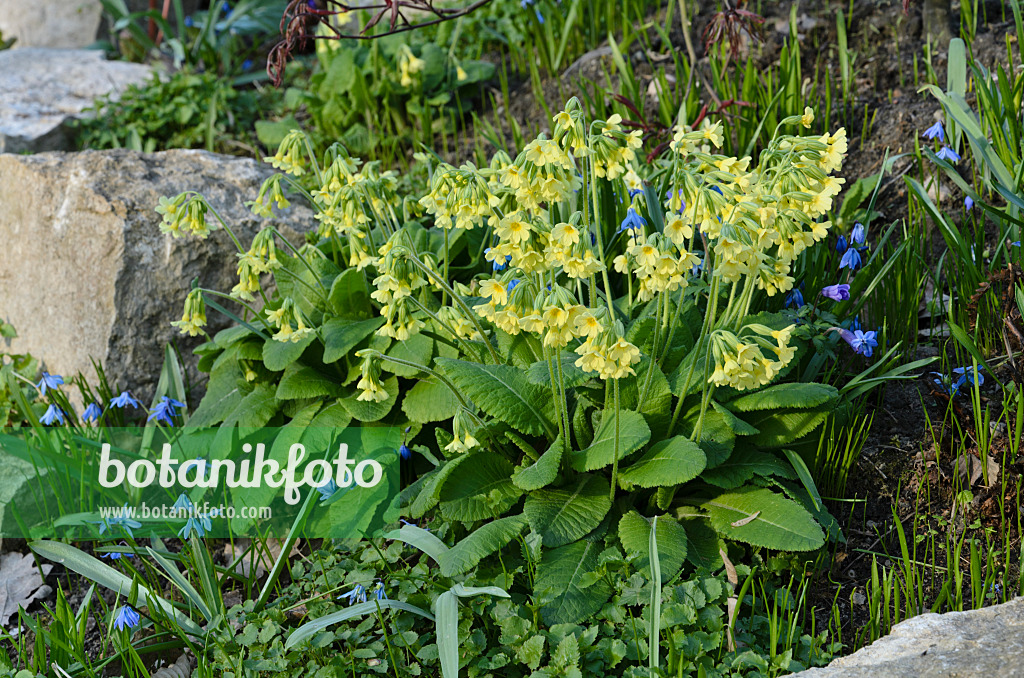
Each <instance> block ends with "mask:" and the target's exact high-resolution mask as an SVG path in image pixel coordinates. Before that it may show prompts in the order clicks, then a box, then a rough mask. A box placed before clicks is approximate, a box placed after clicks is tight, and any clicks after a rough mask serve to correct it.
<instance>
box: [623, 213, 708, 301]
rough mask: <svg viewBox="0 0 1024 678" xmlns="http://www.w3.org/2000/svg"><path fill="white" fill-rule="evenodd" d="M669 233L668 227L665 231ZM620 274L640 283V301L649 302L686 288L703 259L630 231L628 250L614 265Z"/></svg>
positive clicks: (657, 238)
mask: <svg viewBox="0 0 1024 678" xmlns="http://www.w3.org/2000/svg"><path fill="white" fill-rule="evenodd" d="M665 230H666V232H668V230H669V229H668V227H666V229H665ZM612 263H613V264H614V266H615V270H616V271H617V272H619V273H624V274H627V275H628V274H630V273H632V274H634V275H635V276H636V280H637V282H638V283H639V287H638V289H637V298H638V299H640V300H641V301H650V300H651V299H653V298H654V295H656V294H658V293H660V292H674V291H675V290H677V289H680V288H682V287H686V286H687V284H688V282H689V280H688V276H690V275H691V272H692V270H693V267H694V266H696V265H698V264H699V263H700V258H699V257H698V256H697V255H696V254H693V253H692V252H688V251H687V250H686V249H685V248H684V247H682V246H677V244H676V243H674V242H672V241H670V240H668V239H667V238H665V236H662V235H661V234H658V233H652V234H651V235H649V236H647V238H646V239H644V238H643V237H642V236H641V235H639V234H637V233H636V231H633V230H630V240H629V247H628V248H627V249H626V252H625V253H624V254H620V255H619V256H617V257H615V259H614V261H613V262H612Z"/></svg>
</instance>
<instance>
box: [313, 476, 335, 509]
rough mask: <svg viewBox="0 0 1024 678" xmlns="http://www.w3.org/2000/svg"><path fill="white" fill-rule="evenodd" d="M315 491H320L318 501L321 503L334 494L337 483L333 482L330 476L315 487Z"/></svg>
mask: <svg viewBox="0 0 1024 678" xmlns="http://www.w3.org/2000/svg"><path fill="white" fill-rule="evenodd" d="M316 491H317V492H319V493H320V502H321V503H323V502H325V501H327V500H328V499H330V498H331V497H333V496H334V493H335V492H337V491H338V483H336V482H334V478H331V479H330V480H328V481H327V482H326V483H324V484H323V485H321V486H320V487H318V488H316Z"/></svg>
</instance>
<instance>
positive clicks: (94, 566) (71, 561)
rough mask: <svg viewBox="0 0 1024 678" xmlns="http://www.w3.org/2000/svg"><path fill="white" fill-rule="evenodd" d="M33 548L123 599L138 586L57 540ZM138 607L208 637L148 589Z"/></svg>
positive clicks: (33, 544)
mask: <svg viewBox="0 0 1024 678" xmlns="http://www.w3.org/2000/svg"><path fill="white" fill-rule="evenodd" d="M29 548H31V549H32V550H33V551H35V552H36V553H38V554H39V555H40V556H42V557H43V558H46V559H47V560H52V561H53V562H55V563H58V564H60V565H63V566H64V567H66V568H67V569H69V570H71V571H72V572H77V573H78V574H80V575H82V576H83V577H85V578H86V579H88V580H90V581H94V582H96V583H97V584H99V585H100V586H103V587H105V588H107V589H110V590H111V591H114V592H115V593H119V594H120V595H121V596H123V597H125V598H127V597H128V594H129V593H131V591H132V586H133V585H134V584H133V582H132V579H131V578H129V577H127V576H125V575H124V574H122V573H121V572H119V571H117V570H115V569H114V568H112V567H110V566H109V565H107V564H105V563H102V562H100V561H99V560H97V559H96V558H93V557H92V556H90V555H88V554H86V553H83V552H82V551H80V550H78V549H76V548H75V547H74V546H71V545H69V544H62V543H60V542H56V541H47V540H41V541H34V542H30V543H29ZM138 596H139V599H138V605H139V606H140V607H141V606H144V605H148V606H152V607H159V608H160V609H161V610H162V611H163V614H165V615H167V616H168V617H170V618H172V619H174V620H175V621H176V622H177V623H178V625H179V626H181V628H182V630H183V631H186V632H188V633H191V634H194V635H196V636H200V637H202V636H204V635H205V634H204V633H203V631H202V629H200V628H199V626H197V625H196V623H195V622H193V621H192V620H191V619H189V618H188V617H187V616H186V615H184V614H182V613H181V612H179V611H178V610H176V609H175V608H174V606H173V605H171V603H169V602H168V601H166V600H164V599H163V598H161V597H160V596H158V595H156V594H154V593H153V592H152V591H150V590H149V589H148V588H146V587H145V586H142V585H138Z"/></svg>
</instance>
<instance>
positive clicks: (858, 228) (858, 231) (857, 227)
mask: <svg viewBox="0 0 1024 678" xmlns="http://www.w3.org/2000/svg"><path fill="white" fill-rule="evenodd" d="M867 237H868V229H867V228H865V227H864V224H862V223H860V222H859V221H858V222H857V223H855V224H854V225H853V230H852V231H851V232H850V242H852V243H854V244H856V245H863V244H864V241H865V240H867Z"/></svg>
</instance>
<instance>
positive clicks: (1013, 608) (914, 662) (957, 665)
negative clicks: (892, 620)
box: [793, 598, 1024, 678]
mask: <svg viewBox="0 0 1024 678" xmlns="http://www.w3.org/2000/svg"><path fill="white" fill-rule="evenodd" d="M1022 675H1024V598H1017V599H1016V600H1013V601H1010V602H1009V603H1004V604H1002V605H995V606H993V607H987V608H984V609H981V610H973V611H971V612H947V613H946V614H922V615H920V616H917V617H912V618H910V619H908V620H907V621H905V622H901V623H899V624H897V625H896V626H894V627H893V629H892V633H890V634H889V635H888V636H885V637H884V638H880V639H879V640H877V641H875V642H874V643H872V644H871V645H869V646H868V647H865V648H863V649H861V650H859V651H857V652H854V653H853V654H852V655H850V656H848V657H841V658H840V659H836V660H835V661H833V662H832V663H831V664H829V665H828V666H826V667H825V668H821V669H810V670H808V671H803V672H801V673H797V674H794V677H793V678H796V677H797V676H799V678H868V677H870V678H888V677H890V676H891V677H892V678H911V677H913V678H938V677H939V676H942V677H943V678H953V677H963V678H967V677H968V676H984V677H985V678H1003V677H1006V678H1009V677H1010V676H1022Z"/></svg>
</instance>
